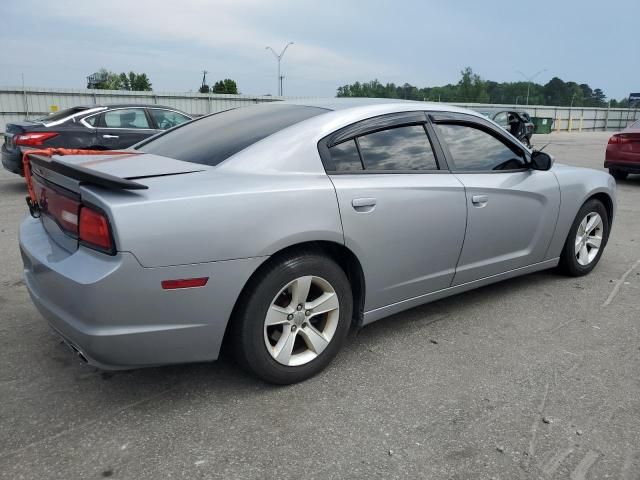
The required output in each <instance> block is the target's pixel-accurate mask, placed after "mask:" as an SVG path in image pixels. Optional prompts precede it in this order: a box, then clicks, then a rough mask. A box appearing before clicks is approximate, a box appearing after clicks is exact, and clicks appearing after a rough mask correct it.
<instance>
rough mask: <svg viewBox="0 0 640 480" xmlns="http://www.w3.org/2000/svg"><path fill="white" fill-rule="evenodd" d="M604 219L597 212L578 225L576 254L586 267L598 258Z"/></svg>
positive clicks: (588, 215)
mask: <svg viewBox="0 0 640 480" xmlns="http://www.w3.org/2000/svg"><path fill="white" fill-rule="evenodd" d="M603 228H604V226H603V222H602V218H601V217H600V215H599V214H597V213H596V212H591V213H588V214H587V215H586V216H585V217H584V218H583V219H582V222H580V225H578V231H577V232H576V241H575V246H574V252H575V255H576V260H577V261H578V263H579V264H580V265H582V266H583V267H586V266H587V265H589V264H590V263H591V262H593V259H594V258H596V256H597V255H598V252H599V251H600V246H601V245H602V232H603Z"/></svg>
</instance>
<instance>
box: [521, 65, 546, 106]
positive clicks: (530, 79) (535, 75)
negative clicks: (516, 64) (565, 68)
mask: <svg viewBox="0 0 640 480" xmlns="http://www.w3.org/2000/svg"><path fill="white" fill-rule="evenodd" d="M546 71H547V69H546V68H543V69H542V70H540V71H539V72H536V73H535V74H533V75H531V76H530V77H527V76H526V75H525V74H524V73H522V72H521V71H520V70H516V72H517V73H519V74H520V75H522V76H523V77H524V78H525V80H526V81H527V107H528V106H529V87H530V86H531V82H532V81H533V79H534V78H536V77H537V76H538V75H540V74H541V73H542V72H546Z"/></svg>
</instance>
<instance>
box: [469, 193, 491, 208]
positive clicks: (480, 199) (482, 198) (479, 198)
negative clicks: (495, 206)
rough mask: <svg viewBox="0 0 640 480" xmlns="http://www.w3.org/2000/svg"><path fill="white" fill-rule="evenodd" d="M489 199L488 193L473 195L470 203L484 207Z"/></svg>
mask: <svg viewBox="0 0 640 480" xmlns="http://www.w3.org/2000/svg"><path fill="white" fill-rule="evenodd" d="M488 201H489V195H473V196H472V197H471V203H473V205H474V206H476V207H484V206H485V205H486V204H487V202H488Z"/></svg>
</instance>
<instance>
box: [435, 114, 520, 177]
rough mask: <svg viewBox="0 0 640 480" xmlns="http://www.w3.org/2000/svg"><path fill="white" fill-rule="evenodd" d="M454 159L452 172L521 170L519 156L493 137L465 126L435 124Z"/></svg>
mask: <svg viewBox="0 0 640 480" xmlns="http://www.w3.org/2000/svg"><path fill="white" fill-rule="evenodd" d="M436 128H438V131H439V132H440V134H441V135H442V137H443V140H444V142H445V143H446V144H447V146H448V147H449V152H451V156H452V157H453V162H454V164H455V170H460V171H487V170H517V169H520V168H524V166H525V162H524V159H523V158H522V154H521V153H515V152H514V151H513V150H511V149H510V148H509V147H507V145H505V144H504V143H502V142H501V141H500V140H498V139H497V138H495V137H494V136H492V135H490V134H488V133H486V132H484V131H482V130H479V129H477V128H473V127H470V126H467V125H443V124H439V125H437V127H436Z"/></svg>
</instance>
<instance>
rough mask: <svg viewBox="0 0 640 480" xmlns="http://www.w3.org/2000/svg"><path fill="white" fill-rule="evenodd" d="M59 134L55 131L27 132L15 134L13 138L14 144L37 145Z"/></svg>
mask: <svg viewBox="0 0 640 480" xmlns="http://www.w3.org/2000/svg"><path fill="white" fill-rule="evenodd" d="M58 135H60V134H59V133H56V132H27V133H21V134H20V135H16V136H15V138H14V141H15V144H16V145H23V146H25V147H38V146H40V145H42V144H43V143H44V142H46V141H47V140H50V139H52V138H53V137H57V136H58Z"/></svg>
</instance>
